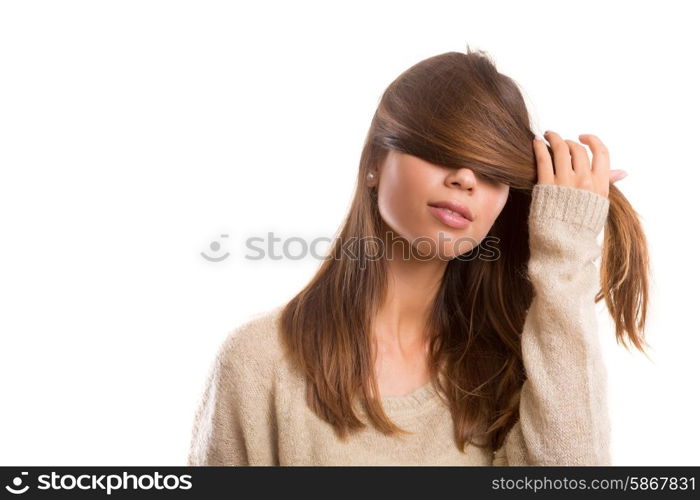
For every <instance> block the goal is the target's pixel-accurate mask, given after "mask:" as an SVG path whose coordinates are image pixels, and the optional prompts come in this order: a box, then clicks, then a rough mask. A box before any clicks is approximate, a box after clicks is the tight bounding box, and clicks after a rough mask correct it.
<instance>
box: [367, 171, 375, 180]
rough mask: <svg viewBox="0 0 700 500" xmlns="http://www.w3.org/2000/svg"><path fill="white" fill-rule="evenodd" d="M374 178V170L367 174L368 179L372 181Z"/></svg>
mask: <svg viewBox="0 0 700 500" xmlns="http://www.w3.org/2000/svg"><path fill="white" fill-rule="evenodd" d="M372 179H374V173H373V172H369V173H368V174H367V180H368V181H371V180H372Z"/></svg>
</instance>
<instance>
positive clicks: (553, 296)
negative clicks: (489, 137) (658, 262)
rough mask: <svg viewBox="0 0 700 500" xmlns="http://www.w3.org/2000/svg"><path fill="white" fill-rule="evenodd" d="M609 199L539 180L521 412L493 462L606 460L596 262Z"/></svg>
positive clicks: (607, 436) (532, 232)
mask: <svg viewBox="0 0 700 500" xmlns="http://www.w3.org/2000/svg"><path fill="white" fill-rule="evenodd" d="M608 209H609V200H608V198H606V197H604V196H601V195H598V194H597V193H594V192H592V191H588V190H583V189H578V188H571V187H567V186H557V185H541V184H536V185H535V186H534V188H533V192H532V201H531V205H530V213H529V220H528V225H529V234H530V242H529V244H530V260H529V262H528V275H529V278H530V280H531V282H532V285H533V289H534V298H533V301H532V304H531V306H530V308H529V309H528V312H527V315H526V318H525V323H524V327H523V331H522V339H521V349H522V355H523V364H524V367H525V372H526V380H525V382H524V384H523V386H522V389H521V391H520V401H519V410H520V416H519V419H518V421H517V422H516V423H515V425H514V426H513V427H512V428H511V429H510V430H509V432H508V433H507V434H506V438H505V441H504V443H503V445H502V446H501V447H500V448H498V449H497V450H496V451H495V452H494V456H493V465H506V466H508V465H609V464H610V451H609V442H610V421H609V414H608V406H607V371H606V368H605V365H604V360H603V358H602V354H601V348H600V344H599V340H598V332H597V323H596V311H595V302H594V298H595V294H596V292H597V290H598V288H599V286H600V282H599V273H598V270H597V268H596V267H595V264H594V261H595V259H597V258H598V257H599V256H600V254H601V249H600V246H599V245H598V243H597V241H596V239H597V235H598V233H599V232H600V230H601V229H602V228H603V226H604V225H605V221H606V218H607V214H608Z"/></svg>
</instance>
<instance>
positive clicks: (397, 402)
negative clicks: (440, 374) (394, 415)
mask: <svg viewBox="0 0 700 500" xmlns="http://www.w3.org/2000/svg"><path fill="white" fill-rule="evenodd" d="M436 397H437V392H436V391H435V388H434V387H433V383H432V382H428V383H427V384H425V385H423V386H421V387H418V388H416V389H414V390H413V391H412V392H410V393H408V394H404V395H403V396H384V397H382V398H381V402H382V406H383V407H384V408H385V409H386V410H390V411H392V412H398V411H406V410H415V409H418V408H420V407H422V406H423V405H424V404H427V403H428V402H429V401H432V400H433V399H435V398H436Z"/></svg>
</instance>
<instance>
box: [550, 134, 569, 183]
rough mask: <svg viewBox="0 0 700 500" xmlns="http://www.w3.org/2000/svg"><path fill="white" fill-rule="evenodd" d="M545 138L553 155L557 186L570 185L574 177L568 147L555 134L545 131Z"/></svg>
mask: <svg viewBox="0 0 700 500" xmlns="http://www.w3.org/2000/svg"><path fill="white" fill-rule="evenodd" d="M544 136H545V138H546V139H547V140H548V141H549V144H550V146H551V147H552V152H553V154H554V178H555V181H556V183H557V184H560V185H567V186H568V185H571V184H572V180H571V179H572V178H573V176H574V167H573V165H572V164H571V153H570V152H569V145H568V144H567V143H566V142H564V141H563V140H562V138H561V137H560V136H559V134H557V133H556V132H552V131H551V130H547V131H546V132H545V133H544Z"/></svg>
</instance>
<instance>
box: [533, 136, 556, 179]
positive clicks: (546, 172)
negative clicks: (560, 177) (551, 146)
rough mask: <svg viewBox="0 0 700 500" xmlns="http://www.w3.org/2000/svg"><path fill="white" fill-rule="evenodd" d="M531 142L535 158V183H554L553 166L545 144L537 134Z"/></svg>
mask: <svg viewBox="0 0 700 500" xmlns="http://www.w3.org/2000/svg"><path fill="white" fill-rule="evenodd" d="M532 143H533V148H534V150H535V160H537V183H538V184H554V167H553V166H552V157H551V156H550V155H549V150H548V149H547V144H546V143H545V142H544V141H543V140H542V139H540V138H539V137H537V136H535V139H534V140H533V141H532Z"/></svg>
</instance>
